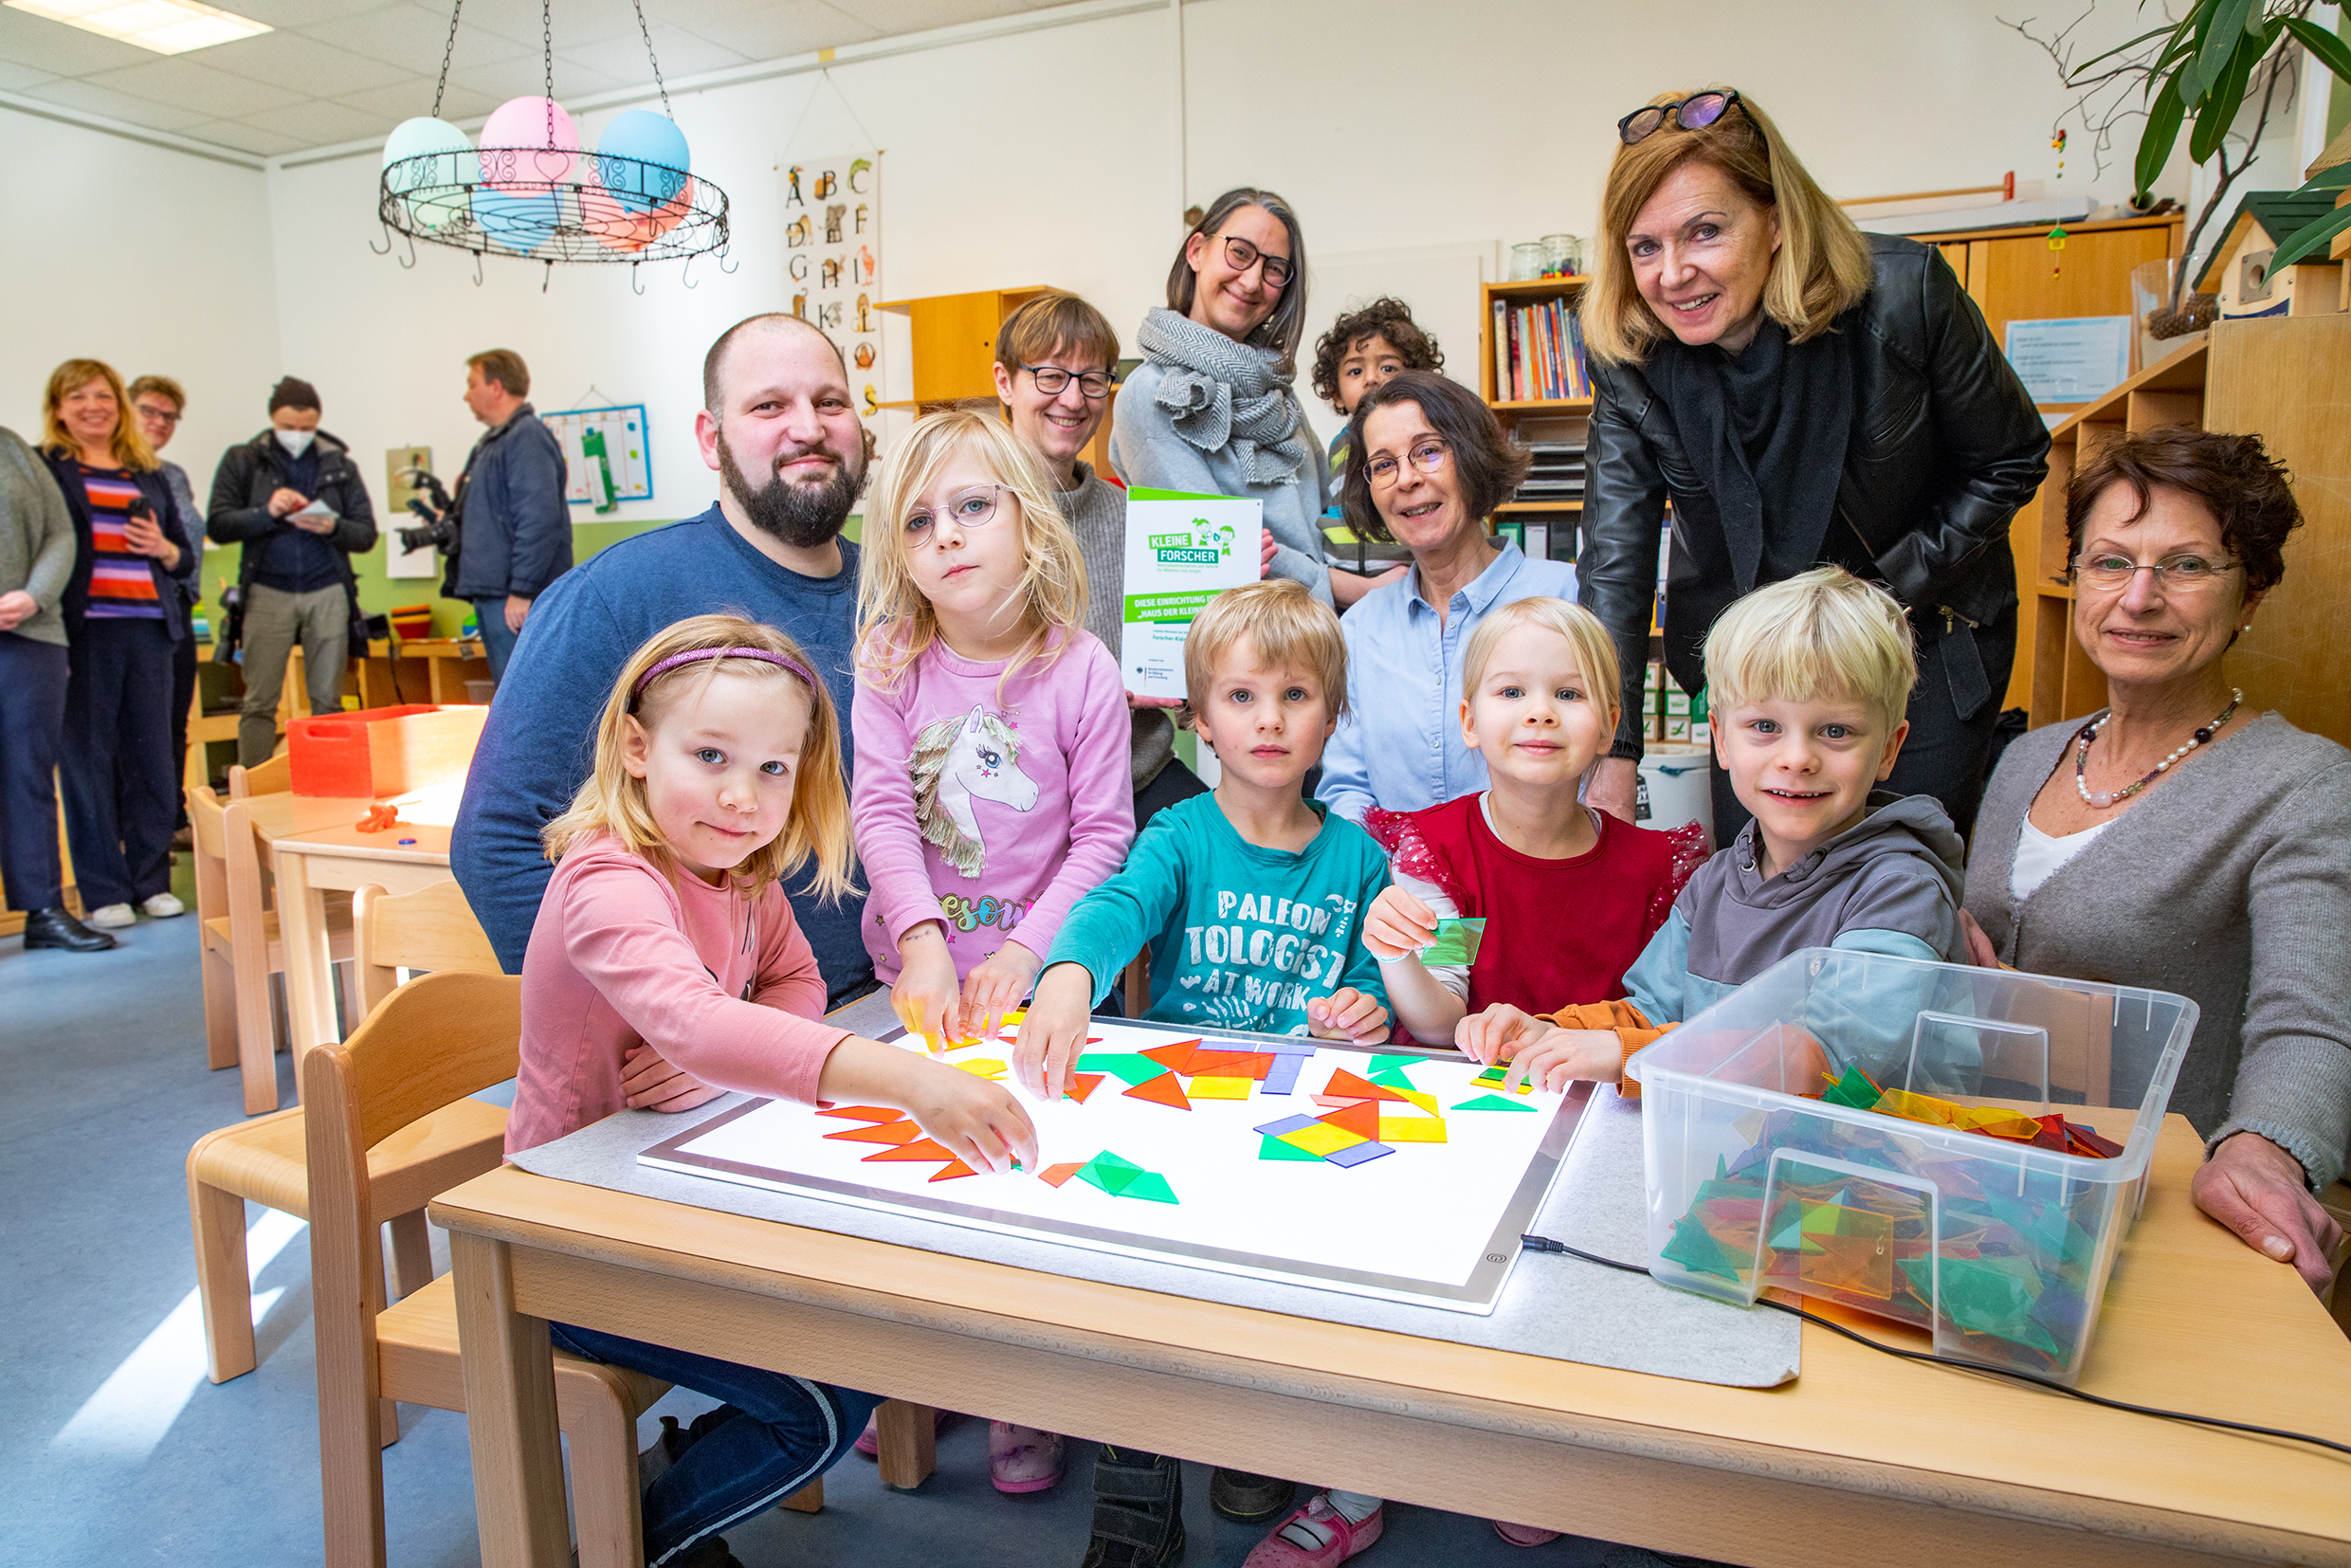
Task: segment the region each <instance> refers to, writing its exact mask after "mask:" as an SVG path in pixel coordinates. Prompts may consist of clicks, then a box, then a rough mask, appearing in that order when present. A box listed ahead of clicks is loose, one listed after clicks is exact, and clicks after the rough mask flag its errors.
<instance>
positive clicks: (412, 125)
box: [376, 0, 729, 281]
mask: <svg viewBox="0 0 2351 1568" xmlns="http://www.w3.org/2000/svg"><path fill="white" fill-rule="evenodd" d="M635 4H636V12H637V30H638V32H639V34H640V35H641V36H642V37H643V38H644V40H645V57H646V61H647V64H650V65H651V66H652V68H653V84H654V86H655V87H656V88H657V89H658V90H659V91H660V93H661V100H662V112H661V113H659V114H655V113H653V112H652V111H651V110H649V109H630V110H628V111H626V112H625V113H622V114H620V115H617V116H615V117H614V118H613V119H612V122H611V124H610V125H608V126H606V127H605V129H604V134H603V136H602V137H599V138H598V139H597V142H596V150H595V151H594V153H592V154H589V153H586V152H584V151H583V150H582V149H581V147H580V141H579V132H578V129H577V127H576V126H574V124H573V122H572V117H571V116H570V115H568V114H566V113H565V112H564V109H563V106H562V105H561V104H559V103H557V102H556V100H555V42H554V40H555V30H554V17H553V10H554V0H540V7H539V21H540V32H541V42H542V45H543V58H544V61H545V65H546V87H547V90H546V92H545V94H544V95H542V96H532V97H525V98H517V99H511V100H507V101H506V102H504V103H501V104H500V105H499V106H498V108H497V109H496V110H495V111H493V112H492V113H491V115H490V118H489V119H488V120H487V121H485V122H484V123H483V127H482V137H481V144H480V146H479V147H477V146H476V145H475V144H474V143H473V142H471V141H468V140H467V139H466V137H465V133H464V132H463V131H460V130H459V129H458V128H457V127H456V126H454V125H451V124H449V123H448V122H447V121H446V120H444V119H441V118H440V114H441V100H442V97H443V96H444V94H445V93H446V92H447V87H448V80H449V59H450V57H451V55H453V54H454V53H455V51H456V47H457V24H458V18H459V16H460V15H461V14H462V13H463V11H464V9H465V0H455V3H454V4H453V5H452V7H451V8H450V10H449V36H448V43H447V46H446V47H445V48H444V50H443V52H442V57H441V79H440V84H439V85H438V86H436V87H435V88H434V90H433V98H432V114H431V115H429V116H422V117H419V118H417V119H409V120H403V121H402V122H401V123H400V124H399V125H398V126H396V127H394V128H393V130H392V135H391V136H390V137H387V138H385V141H384V167H383V178H382V180H381V182H380V184H379V185H378V187H377V196H376V206H377V212H378V215H379V216H380V217H381V218H382V220H383V223H384V226H385V228H387V229H391V230H395V231H397V232H399V233H401V234H405V235H407V236H408V237H409V238H410V239H411V240H424V241H427V242H428V243H430V244H433V245H446V246H455V247H456V248H458V249H461V250H470V251H472V252H473V253H474V254H475V255H476V256H477V257H480V256H514V257H520V258H524V259H528V260H532V261H538V262H545V263H547V264H549V267H550V270H551V271H552V269H553V264H555V263H556V262H628V263H631V264H634V263H638V262H655V261H674V260H677V259H680V258H683V257H692V256H699V255H702V254H704V253H705V252H709V251H716V252H718V253H719V254H720V256H721V257H723V256H724V255H725V253H726V249H727V245H728V239H729V231H728V226H727V200H726V192H725V191H721V190H720V189H719V187H717V186H715V185H713V184H711V183H710V182H709V181H708V180H706V179H698V178H696V177H695V176H694V174H693V172H692V171H693V158H692V154H691V152H690V150H689V149H688V148H687V146H686V140H685V133H683V131H681V130H679V129H678V125H677V121H676V120H675V119H673V118H672V117H671V115H670V113H669V89H668V86H667V85H666V84H665V82H663V81H662V74H661V62H660V61H659V60H658V59H657V58H655V56H654V53H653V35H652V32H651V30H650V29H649V28H647V27H646V23H645V7H644V4H643V0H635ZM477 281H478V280H477Z"/></svg>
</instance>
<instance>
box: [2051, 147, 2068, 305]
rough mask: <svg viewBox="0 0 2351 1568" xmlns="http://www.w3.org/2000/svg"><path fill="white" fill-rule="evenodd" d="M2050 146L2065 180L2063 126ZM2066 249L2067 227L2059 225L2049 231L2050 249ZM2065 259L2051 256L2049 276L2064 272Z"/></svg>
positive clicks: (2058, 170) (2058, 175)
mask: <svg viewBox="0 0 2351 1568" xmlns="http://www.w3.org/2000/svg"><path fill="white" fill-rule="evenodd" d="M2049 144H2050V147H2052V148H2054V149H2055V150H2056V153H2057V177H2058V178H2059V179H2064V178H2065V177H2066V133H2065V129H2064V128H2063V127H2062V126H2061V127H2059V128H2058V132H2057V134H2056V135H2055V136H2053V137H2050V139H2049ZM2065 247H2066V226H2065V225H2064V224H2059V225H2058V226H2057V227H2056V228H2052V229H2050V231H2049V248H2050V251H2051V252H2052V253H2053V252H2056V251H2060V250H2063V249H2065ZM2064 267H2065V261H2064V258H2062V257H2060V256H2057V255H2055V254H2051V255H2050V260H2049V275H2050V277H2052V278H2054V277H2056V276H2057V275H2058V274H2059V273H2060V272H2061V271H2063V270H2064Z"/></svg>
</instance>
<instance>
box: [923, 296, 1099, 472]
mask: <svg viewBox="0 0 2351 1568" xmlns="http://www.w3.org/2000/svg"><path fill="white" fill-rule="evenodd" d="M1044 292H1045V289H1044V288H1043V287H1042V286H1041V285H1032V286H1030V287H1027V288H983V289H980V290H978V291H976V292H975V293H971V294H935V295H932V296H929V297H928V298H925V299H920V300H891V301H884V303H883V304H882V306H881V307H880V308H882V309H884V310H886V311H890V312H893V313H894V314H897V315H900V316H903V317H904V318H905V319H906V324H907V326H908V327H909V328H910V329H911V332H912V336H913V340H914V341H913V349H914V387H913V395H912V396H910V397H906V398H902V399H898V400H894V401H892V402H888V403H884V404H883V405H882V407H884V408H885V409H903V410H912V411H914V412H916V413H930V412H933V411H936V410H939V409H949V408H954V407H956V406H957V405H958V404H968V403H983V404H986V405H988V406H990V407H992V408H993V407H1000V406H1001V405H999V404H997V402H996V378H995V362H996V329H997V328H999V327H1001V326H1002V325H1003V324H1004V319H1005V318H1006V317H1008V316H1010V315H1011V314H1012V312H1013V311H1015V310H1017V309H1019V308H1020V307H1021V305H1023V304H1024V303H1026V302H1027V301H1030V300H1033V299H1035V298H1036V297H1037V296H1038V295H1040V294H1042V293H1044ZM1118 396H1119V392H1118V389H1117V388H1116V387H1113V388H1112V389H1111V390H1110V396H1109V398H1108V399H1106V400H1105V401H1104V403H1103V422H1102V425H1101V427H1100V428H1097V429H1096V430H1095V432H1094V438H1093V440H1091V441H1089V442H1087V443H1086V444H1085V450H1084V451H1083V452H1080V453H1079V454H1078V456H1079V459H1080V461H1082V462H1084V463H1087V464H1090V465H1092V466H1093V468H1094V470H1095V471H1096V472H1097V473H1103V474H1107V473H1109V472H1110V414H1111V410H1113V409H1114V408H1115V407H1116V406H1117V402H1118Z"/></svg>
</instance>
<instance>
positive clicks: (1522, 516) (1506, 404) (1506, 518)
mask: <svg viewBox="0 0 2351 1568" xmlns="http://www.w3.org/2000/svg"><path fill="white" fill-rule="evenodd" d="M1590 282H1591V279H1590V278H1589V277H1585V276H1575V277H1564V278H1538V279H1535V280H1533V281H1532V282H1528V283H1485V284H1483V285H1481V287H1480V289H1479V298H1478V305H1479V309H1478V391H1479V393H1480V395H1482V396H1483V397H1484V398H1485V406H1486V407H1487V408H1489V409H1491V410H1494V417H1495V418H1496V419H1497V420H1499V421H1501V423H1502V428H1503V432H1504V434H1505V435H1507V436H1509V437H1510V439H1511V440H1513V441H1517V442H1520V443H1522V444H1523V445H1525V446H1528V447H1533V448H1535V451H1536V453H1537V460H1536V461H1537V466H1536V468H1535V470H1534V471H1533V472H1531V473H1530V474H1529V476H1528V483H1527V485H1526V486H1525V487H1523V488H1522V490H1521V492H1520V494H1519V495H1517V496H1514V497H1513V498H1512V499H1510V500H1509V501H1504V502H1503V503H1502V504H1501V505H1500V506H1498V507H1496V508H1495V509H1494V522H1495V525H1496V528H1497V530H1498V531H1508V532H1511V533H1513V534H1518V535H1520V537H1521V542H1522V543H1524V542H1525V539H1524V533H1523V531H1524V530H1526V529H1528V528H1530V527H1540V528H1543V529H1545V530H1546V531H1547V538H1546V539H1545V545H1546V553H1547V554H1549V555H1550V556H1552V557H1553V558H1554V559H1558V560H1573V559H1575V558H1576V518H1577V516H1578V515H1579V514H1580V513H1581V512H1582V511H1583V500H1582V485H1581V480H1582V475H1583V468H1582V460H1581V453H1582V449H1583V446H1584V441H1585V438H1586V436H1587V435H1588V434H1589V432H1590V430H1591V423H1592V399H1591V397H1590V396H1589V395H1585V396H1570V397H1519V396H1512V395H1508V394H1509V393H1510V392H1513V391H1515V390H1516V389H1514V388H1512V387H1510V386H1508V385H1505V383H1504V375H1505V374H1506V372H1507V363H1506V362H1507V357H1508V351H1509V345H1510V334H1509V331H1508V326H1509V323H1510V321H1511V320H1512V319H1513V318H1514V315H1515V317H1516V319H1517V320H1518V321H1519V323H1520V325H1521V326H1522V328H1523V327H1524V326H1525V324H1526V319H1527V318H1526V315H1525V314H1523V313H1527V312H1536V311H1541V310H1543V309H1544V308H1545V307H1551V308H1552V309H1554V310H1555V311H1556V313H1557V317H1556V319H1558V320H1559V321H1561V322H1564V321H1565V320H1567V319H1572V318H1573V317H1574V315H1575V310H1576V302H1577V301H1578V300H1580V299H1581V298H1582V295H1583V291H1584V285H1585V284H1586V283H1590ZM1497 308H1499V309H1500V310H1501V311H1502V312H1503V313H1504V314H1503V317H1502V319H1501V322H1500V325H1501V327H1502V329H1503V330H1502V333H1501V335H1500V336H1499V337H1498V336H1497V326H1498V322H1497V319H1496V315H1495V312H1496V310H1497ZM1571 341H1572V342H1575V343H1576V345H1577V347H1578V348H1579V346H1580V345H1579V340H1576V339H1571ZM1498 344H1499V345H1500V346H1501V347H1502V349H1503V351H1504V361H1505V363H1504V364H1502V365H1498V364H1497V362H1496V356H1495V350H1496V347H1497V345H1498ZM1522 346H1523V342H1522ZM1561 369H1562V370H1565V369H1566V367H1564V366H1562V367H1561ZM1570 374H1574V375H1580V374H1581V367H1580V365H1577V366H1576V367H1574V370H1573V372H1572V373H1570ZM1565 378H1566V377H1562V379H1565ZM1582 384H1583V385H1589V381H1588V380H1587V381H1584V382H1583V383H1582ZM1571 453H1572V454H1573V457H1572V459H1571V458H1570V455H1569V454H1571ZM1546 475H1549V476H1550V478H1549V480H1548V482H1546V478H1545V476H1546ZM1571 475H1572V479H1573V483H1572V485H1571V483H1570V482H1569V480H1570V476H1571Z"/></svg>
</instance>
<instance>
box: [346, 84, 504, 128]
mask: <svg viewBox="0 0 2351 1568" xmlns="http://www.w3.org/2000/svg"><path fill="white" fill-rule="evenodd" d="M335 101H336V102H337V103H343V104H348V105H349V106H351V107H352V108H354V109H357V110H360V111H362V112H364V113H366V114H371V115H390V116H391V117H392V119H394V120H402V119H415V118H416V117H417V116H419V115H428V114H430V113H432V78H431V77H428V76H416V77H410V79H409V80H408V81H406V82H401V83H400V84H398V85H397V86H392V87H370V88H369V89H368V90H367V91H366V92H364V93H338V94H337V95H336V99H335ZM498 103H499V100H497V99H494V98H492V97H491V96H490V95H489V94H487V93H477V92H475V91H474V90H473V89H472V88H470V87H461V86H459V85H458V84H457V83H456V82H450V83H449V86H448V91H447V92H446V93H444V94H442V95H441V118H442V119H447V120H460V119H472V118H473V117H474V116H476V115H486V114H488V113H489V112H490V111H491V110H492V109H495V108H497V107H498Z"/></svg>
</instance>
